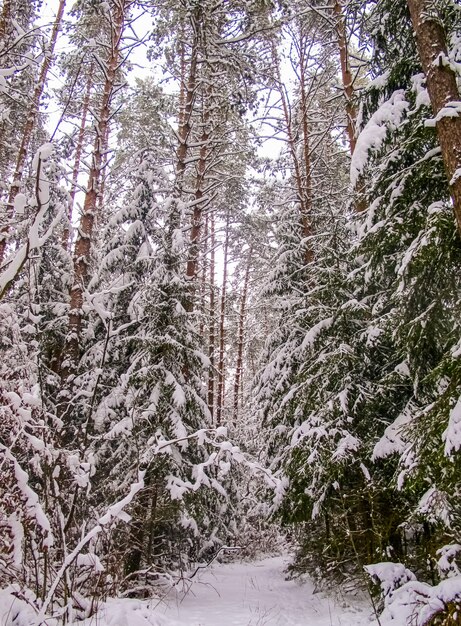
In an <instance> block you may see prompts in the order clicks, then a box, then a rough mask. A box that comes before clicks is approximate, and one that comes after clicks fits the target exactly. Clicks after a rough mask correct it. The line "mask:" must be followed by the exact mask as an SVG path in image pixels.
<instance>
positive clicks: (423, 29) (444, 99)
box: [408, 0, 461, 235]
mask: <svg viewBox="0 0 461 626" xmlns="http://www.w3.org/2000/svg"><path fill="white" fill-rule="evenodd" d="M432 5H433V3H432V2H429V1H428V0H408V7H409V9H410V14H411V19H412V22H413V28H414V31H415V35H416V45H417V48H418V53H419V57H420V60H421V65H422V67H423V70H424V73H425V74H426V81H427V91H428V93H429V98H430V101H431V105H432V109H433V112H434V115H435V117H436V129H437V136H438V139H439V143H440V148H441V150H442V157H443V163H444V166H445V171H446V174H447V177H448V181H449V182H448V184H449V187H450V194H451V197H452V200H453V210H454V213H455V218H456V224H457V228H458V233H459V234H460V235H461V115H460V114H459V113H458V114H457V113H456V108H455V104H456V103H457V105H458V107H459V101H460V100H461V97H460V93H459V90H458V86H457V84H456V75H455V73H454V71H453V70H452V69H451V67H450V63H449V59H448V55H447V40H446V35H445V31H444V29H443V26H442V23H441V21H440V19H439V16H438V14H437V12H436V9H435V7H433V6H432Z"/></svg>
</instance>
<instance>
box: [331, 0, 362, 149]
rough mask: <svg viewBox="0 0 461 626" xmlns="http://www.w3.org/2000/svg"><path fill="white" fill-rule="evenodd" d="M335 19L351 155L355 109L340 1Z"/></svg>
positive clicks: (354, 137) (353, 140)
mask: <svg viewBox="0 0 461 626" xmlns="http://www.w3.org/2000/svg"><path fill="white" fill-rule="evenodd" d="M333 11H334V14H335V17H336V34H337V37H338V49H339V60H340V64H341V76H342V81H343V89H344V97H345V99H346V117H347V124H346V132H347V137H348V139H349V146H350V151H351V155H352V154H354V150H355V146H356V144H357V138H356V124H357V107H356V106H355V104H354V85H353V77H352V72H351V68H350V64H349V53H348V49H347V35H346V21H345V18H344V12H343V6H342V0H336V1H335V5H334V7H333Z"/></svg>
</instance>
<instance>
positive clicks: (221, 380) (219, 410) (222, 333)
mask: <svg viewBox="0 0 461 626" xmlns="http://www.w3.org/2000/svg"><path fill="white" fill-rule="evenodd" d="M229 221H230V212H229V211H227V217H226V230H225V233H224V237H225V239H224V258H223V265H224V267H223V278H222V291H221V311H220V321H219V364H218V390H217V398H216V400H217V404H216V425H217V426H221V424H222V414H223V408H224V385H225V374H224V360H225V358H224V356H225V355H224V347H225V341H226V330H225V326H224V322H225V319H226V295H227V261H228V252H229Z"/></svg>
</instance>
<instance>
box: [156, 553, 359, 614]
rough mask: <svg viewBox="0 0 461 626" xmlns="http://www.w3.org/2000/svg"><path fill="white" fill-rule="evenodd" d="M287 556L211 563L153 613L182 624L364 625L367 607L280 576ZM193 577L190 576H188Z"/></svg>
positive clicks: (308, 584) (355, 601)
mask: <svg viewBox="0 0 461 626" xmlns="http://www.w3.org/2000/svg"><path fill="white" fill-rule="evenodd" d="M286 563H287V560H286V559H284V558H283V557H276V558H270V559H265V560H263V561H258V562H255V563H234V564H227V565H219V564H218V565H215V566H214V567H212V568H210V569H207V570H203V571H202V572H199V574H197V577H196V578H198V580H197V581H196V582H194V583H193V585H192V587H191V590H190V592H189V593H188V594H187V595H186V596H185V597H183V594H181V593H178V594H177V597H176V598H173V597H171V596H170V598H169V599H168V606H165V605H161V606H158V607H157V609H156V611H158V612H159V613H162V614H163V615H164V616H166V617H168V618H170V619H171V620H172V621H174V622H179V624H187V626H352V625H354V626H365V625H369V624H370V619H369V616H370V612H371V607H369V606H368V605H366V604H365V603H364V602H363V601H362V602H360V601H358V600H354V601H353V604H354V606H349V605H348V604H347V603H345V602H343V603H341V605H342V606H340V603H339V602H338V601H335V600H333V599H332V598H328V597H327V596H326V595H324V594H314V593H313V591H314V587H313V584H312V583H309V582H308V583H303V584H299V583H298V582H296V581H291V580H290V581H287V580H285V579H284V574H283V570H284V568H285V566H286ZM194 580H195V579H194Z"/></svg>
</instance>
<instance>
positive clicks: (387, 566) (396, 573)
mask: <svg viewBox="0 0 461 626" xmlns="http://www.w3.org/2000/svg"><path fill="white" fill-rule="evenodd" d="M364 569H365V571H366V572H367V574H368V575H369V576H370V577H371V579H372V580H373V581H374V582H375V583H377V584H379V586H380V587H381V592H382V594H383V598H384V599H385V600H386V599H390V598H392V595H393V593H394V592H395V590H396V589H398V588H399V587H401V586H402V585H404V584H405V583H407V582H408V581H410V580H416V576H415V575H414V574H413V572H412V571H411V570H409V569H407V568H406V567H405V565H402V563H392V562H390V561H385V562H383V563H373V564H372V565H366V566H365V567H364Z"/></svg>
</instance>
